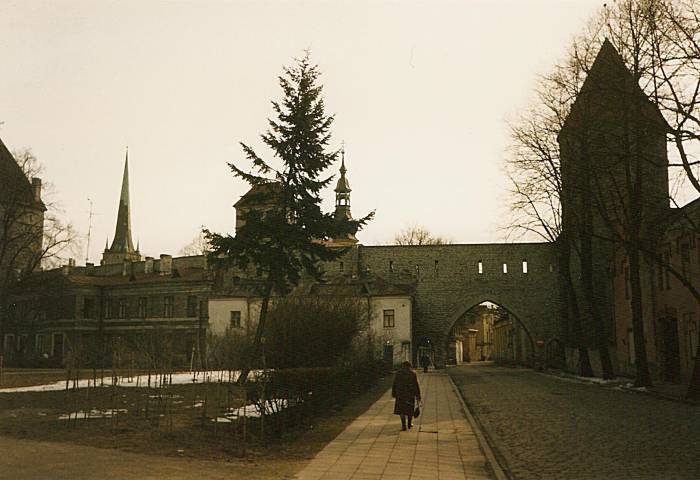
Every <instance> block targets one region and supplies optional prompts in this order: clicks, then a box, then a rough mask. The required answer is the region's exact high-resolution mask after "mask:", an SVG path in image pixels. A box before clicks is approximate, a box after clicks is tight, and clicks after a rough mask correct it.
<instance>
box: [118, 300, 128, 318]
mask: <svg viewBox="0 0 700 480" xmlns="http://www.w3.org/2000/svg"><path fill="white" fill-rule="evenodd" d="M119 318H126V298H120V299H119Z"/></svg>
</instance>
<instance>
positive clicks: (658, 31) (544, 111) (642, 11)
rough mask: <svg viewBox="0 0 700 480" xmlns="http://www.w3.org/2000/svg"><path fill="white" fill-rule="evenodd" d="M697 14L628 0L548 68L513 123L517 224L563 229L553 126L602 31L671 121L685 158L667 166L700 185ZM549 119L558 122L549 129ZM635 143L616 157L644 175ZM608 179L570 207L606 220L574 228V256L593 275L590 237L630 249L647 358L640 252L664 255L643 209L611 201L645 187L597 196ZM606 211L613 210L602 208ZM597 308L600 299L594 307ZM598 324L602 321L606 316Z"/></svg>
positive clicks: (687, 5)
mask: <svg viewBox="0 0 700 480" xmlns="http://www.w3.org/2000/svg"><path fill="white" fill-rule="evenodd" d="M699 18H700V17H699V15H698V5H697V3H696V2H694V1H692V0H678V1H676V0H625V1H621V2H617V3H615V4H613V5H612V6H610V7H604V8H603V9H601V11H600V12H599V14H598V15H596V16H595V17H594V18H593V19H592V21H591V22H590V23H589V25H588V27H587V28H586V30H585V32H584V33H583V34H582V35H580V36H579V37H578V38H576V39H575V41H574V42H573V43H572V46H571V48H570V50H569V54H568V56H567V58H566V59H565V61H563V62H562V63H560V64H559V65H558V66H557V67H556V68H555V69H554V70H553V72H552V73H551V74H550V75H548V76H545V77H543V78H542V79H541V80H540V84H539V88H538V105H537V106H536V107H535V108H534V109H533V110H532V111H531V112H528V113H527V114H525V115H524V116H523V117H522V118H521V119H519V121H518V122H517V124H516V127H515V128H514V135H513V138H514V144H515V146H516V149H515V152H516V155H512V156H511V159H512V161H511V162H510V168H511V177H512V178H513V179H514V185H515V188H514V198H515V201H514V202H513V203H514V213H515V220H514V221H513V225H514V227H515V229H516V230H517V231H520V232H531V233H532V232H536V233H537V234H541V235H540V236H544V237H551V233H552V232H555V231H556V230H557V227H558V226H559V227H560V226H561V222H560V219H561V205H560V201H561V196H560V194H561V190H559V191H557V189H556V188H555V187H556V182H553V181H552V180H553V179H555V178H556V175H552V173H555V172H556V171H557V170H559V168H560V166H559V165H558V158H557V157H556V156H555V155H551V154H550V153H551V152H550V151H549V150H551V149H552V147H553V146H555V145H556V136H557V135H558V133H559V128H556V126H557V125H559V126H561V125H562V124H563V121H564V120H565V119H566V118H567V116H568V115H569V112H570V109H571V106H572V104H573V102H574V100H575V99H576V98H577V96H578V95H579V94H580V92H581V88H582V86H583V83H584V81H585V79H586V78H587V76H588V73H589V72H590V68H591V66H592V64H593V61H594V60H595V57H596V55H597V53H598V51H599V50H600V47H601V45H602V43H603V40H604V39H605V38H607V39H608V40H609V41H610V42H612V44H613V45H614V46H615V48H616V49H617V51H619V53H620V55H621V56H622V58H623V60H624V63H625V65H626V66H627V68H628V70H629V71H630V72H631V74H632V77H633V79H634V80H635V81H636V82H637V83H638V85H639V86H640V87H641V88H642V89H643V91H644V92H645V93H646V94H647V95H648V97H649V98H650V99H651V100H652V101H653V102H654V103H655V104H656V105H657V106H658V108H659V109H660V111H661V112H662V114H663V116H664V117H665V120H666V122H667V123H668V124H669V127H670V129H669V130H670V132H669V133H670V135H669V141H670V144H671V145H672V146H673V147H675V148H673V151H672V152H671V156H672V157H677V158H679V159H680V163H674V162H670V163H669V166H671V167H682V168H683V171H684V172H685V176H686V178H687V180H688V182H689V183H690V184H691V185H692V186H693V187H694V188H695V189H696V190H697V191H698V192H700V183H698V181H697V174H696V173H697V165H698V162H696V161H695V159H694V158H693V157H692V155H691V154H690V153H689V152H692V151H694V150H697V147H696V145H697V142H698V140H699V139H700V137H699V136H698V132H700V128H699V127H700V123H698V118H699V117H698V115H697V106H698V100H699V95H698V93H699V91H700V75H699V74H698V73H699V72H700V69H699V61H698V59H699V58H700V56H699V55H698V53H699V52H700V48H698V44H699V43H698V42H699V39H700V21H699ZM552 126H555V128H551V127H552ZM625 128H627V130H628V132H629V129H630V128H632V129H633V128H634V126H633V125H630V124H628V125H626V126H625ZM523 132H529V133H530V135H525V136H523V135H522V133H523ZM533 137H534V140H533ZM628 146H629V147H631V148H633V147H634V145H628ZM631 148H630V149H627V152H626V154H623V155H619V158H620V159H623V160H624V159H626V160H624V161H623V162H622V163H623V164H625V165H626V168H627V176H626V178H627V179H628V180H633V179H635V180H638V179H639V175H638V174H637V172H643V171H644V164H643V163H639V162H637V163H634V161H633V159H632V156H631V155H630V154H632V153H633V152H632V150H631ZM522 151H525V152H526V154H527V155H529V156H530V158H531V159H533V158H534V159H535V161H534V162H529V163H528V162H523V161H522V158H518V155H517V153H518V152H522ZM618 153H619V152H618ZM642 157H643V155H641V156H638V157H637V159H638V160H639V161H641V160H642V159H643V158H642ZM552 159H554V162H552ZM594 177H595V178H594ZM607 180H610V179H607ZM607 183H608V185H606V188H607V187H610V185H609V182H607ZM605 184H606V181H605V179H603V178H601V175H600V174H596V175H593V176H591V177H590V178H589V192H588V193H589V194H590V195H593V196H594V197H597V198H598V199H599V200H601V201H599V202H597V204H594V203H589V204H587V205H584V207H585V208H583V209H581V211H577V212H573V214H574V215H577V216H579V217H580V220H582V221H581V222H580V223H581V224H582V225H585V224H586V223H587V222H585V221H584V220H585V218H586V217H587V216H590V214H591V213H592V212H591V211H590V210H587V209H591V208H592V209H595V213H596V214H598V215H600V216H601V217H602V218H603V220H604V223H605V224H606V225H607V227H608V228H607V229H606V230H607V231H606V232H601V231H597V232H594V231H591V229H590V228H580V229H578V231H577V235H582V236H581V238H576V239H573V238H569V239H568V240H569V241H572V240H573V241H575V242H577V243H575V244H577V245H579V246H580V251H579V252H578V255H579V258H580V259H581V270H582V276H583V277H587V274H588V271H589V270H590V251H589V249H588V248H587V247H586V245H587V244H590V242H592V241H593V240H592V239H593V238H595V237H607V241H610V242H616V243H617V245H619V246H621V247H622V248H624V250H625V252H626V254H627V257H628V259H629V260H630V261H631V263H632V264H633V265H630V269H631V270H632V276H633V277H636V278H632V279H631V281H632V283H633V284H634V285H636V287H635V288H633V289H632V290H633V292H632V295H633V299H632V303H633V305H635V308H634V310H635V312H634V315H633V316H634V318H635V320H634V322H635V324H636V328H635V329H634V331H635V344H636V345H639V346H640V348H638V349H635V351H636V354H637V355H638V356H640V357H643V356H644V353H645V352H644V348H643V346H644V345H645V342H644V338H643V334H644V332H643V328H641V315H642V313H641V298H640V297H641V291H640V289H639V288H637V287H638V286H639V285H640V278H639V273H638V272H639V261H640V260H641V259H640V258H638V257H639V252H642V251H644V252H647V253H645V255H646V256H647V257H648V258H651V259H652V260H658V258H657V256H655V255H653V254H651V253H650V252H651V247H650V246H647V245H643V244H642V243H641V242H640V240H641V239H640V228H641V225H642V224H643V223H644V221H646V220H648V218H645V217H644V215H643V214H641V213H640V212H641V210H637V209H635V208H634V206H630V207H629V210H628V211H627V212H626V213H627V215H626V216H625V215H623V214H624V213H625V212H623V211H622V210H621V209H620V208H617V209H615V208H610V207H611V206H612V205H611V202H612V204H614V203H615V201H622V200H625V202H628V203H627V205H628V206H629V205H630V203H629V202H635V201H637V202H639V201H642V200H643V196H644V192H643V189H642V188H640V185H639V184H635V182H628V183H627V184H625V183H624V182H622V183H620V184H618V185H617V186H618V187H619V188H618V189H617V190H615V192H614V193H615V195H612V196H613V197H616V200H611V195H610V192H608V197H607V201H606V202H603V201H602V199H603V197H602V196H601V195H597V193H601V192H600V188H601V186H603V185H605ZM594 190H598V192H594ZM594 193H595V195H594ZM592 198H593V197H592ZM623 203H624V202H623ZM611 211H612V212H613V214H612V215H610V213H611ZM631 212H636V218H633V217H634V215H632V216H630V215H629V213H631ZM604 213H608V215H603V214H604ZM647 216H648V215H647ZM612 222H616V223H618V224H619V223H621V222H622V224H623V225H625V227H626V228H625V229H624V231H622V232H621V231H620V229H619V228H618V229H615V230H610V228H609V227H611V226H612ZM588 223H590V222H588ZM589 227H590V224H589ZM542 234H543V235H542ZM613 237H614V238H613ZM632 250H634V252H633V251H632ZM635 252H636V253H635ZM660 265H661V264H660ZM662 266H663V265H662ZM666 266H667V265H666ZM664 268H665V267H664ZM590 280H591V279H590V278H588V279H586V278H584V282H583V283H584V285H586V284H590ZM587 291H588V289H587V288H584V292H587ZM585 296H586V301H587V303H589V304H591V301H592V300H593V299H592V297H591V296H590V295H589V294H588V293H586V295H585ZM593 306H594V304H591V305H589V307H593ZM594 323H596V324H597V325H601V322H600V319H598V320H597V321H596V322H594ZM602 333H603V332H602V331H601V329H600V328H598V332H597V336H598V337H599V338H600V339H603V342H600V341H599V342H598V343H599V344H601V343H605V342H604V337H603V336H602V335H601V334H602ZM637 350H642V351H637ZM644 363H645V362H644V359H643V358H637V365H638V370H641V371H640V372H639V373H640V378H638V383H648V374H645V372H644V371H643V370H644V367H643V364H644ZM640 365H641V366H640ZM697 370H698V369H696V371H697ZM698 376H700V374H698Z"/></svg>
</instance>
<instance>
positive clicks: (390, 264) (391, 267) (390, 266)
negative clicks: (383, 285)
mask: <svg viewBox="0 0 700 480" xmlns="http://www.w3.org/2000/svg"><path fill="white" fill-rule="evenodd" d="M389 271H390V272H393V271H394V261H393V260H389Z"/></svg>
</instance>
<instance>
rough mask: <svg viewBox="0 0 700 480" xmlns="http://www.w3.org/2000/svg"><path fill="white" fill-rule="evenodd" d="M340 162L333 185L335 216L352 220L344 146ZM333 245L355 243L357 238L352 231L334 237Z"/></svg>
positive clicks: (339, 218)
mask: <svg viewBox="0 0 700 480" xmlns="http://www.w3.org/2000/svg"><path fill="white" fill-rule="evenodd" d="M341 155H342V156H341V163H340V178H339V179H338V183H337V184H336V186H335V218H336V219H338V220H341V219H342V220H352V213H350V192H351V191H352V189H351V188H350V182H348V179H347V177H346V176H345V174H346V173H347V168H345V147H343V149H342V150H341ZM332 243H333V245H338V246H349V245H354V244H356V243H357V238H356V237H355V234H354V233H350V234H348V236H347V237H346V238H334V239H333V242H332Z"/></svg>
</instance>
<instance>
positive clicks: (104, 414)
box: [58, 408, 127, 420]
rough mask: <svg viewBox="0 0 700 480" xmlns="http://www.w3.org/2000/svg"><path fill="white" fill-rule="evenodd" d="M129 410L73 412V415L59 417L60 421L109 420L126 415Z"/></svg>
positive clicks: (67, 414)
mask: <svg viewBox="0 0 700 480" xmlns="http://www.w3.org/2000/svg"><path fill="white" fill-rule="evenodd" d="M126 412H127V410H126V409H123V408H113V409H110V410H95V409H92V410H89V411H87V410H85V411H81V412H71V413H63V414H61V415H59V416H58V419H59V420H85V419H88V418H109V417H113V416H115V415H119V414H120V413H126Z"/></svg>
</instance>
